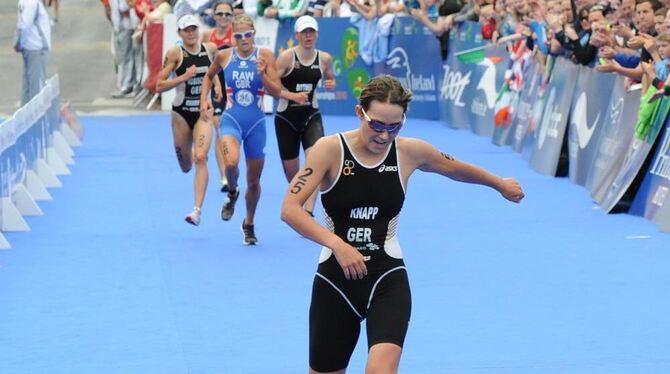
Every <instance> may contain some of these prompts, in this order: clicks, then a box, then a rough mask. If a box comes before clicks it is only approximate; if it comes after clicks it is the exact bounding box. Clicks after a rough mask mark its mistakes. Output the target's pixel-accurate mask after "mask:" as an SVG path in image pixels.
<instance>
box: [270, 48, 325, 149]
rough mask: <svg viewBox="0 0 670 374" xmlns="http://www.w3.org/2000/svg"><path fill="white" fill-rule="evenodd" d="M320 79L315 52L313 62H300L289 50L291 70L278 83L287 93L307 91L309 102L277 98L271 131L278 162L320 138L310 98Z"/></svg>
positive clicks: (316, 111)
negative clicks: (276, 149) (273, 133)
mask: <svg viewBox="0 0 670 374" xmlns="http://www.w3.org/2000/svg"><path fill="white" fill-rule="evenodd" d="M322 76H323V72H322V71H321V59H320V52H319V51H318V50H317V51H316V56H315V57H314V60H313V61H311V62H307V63H303V62H302V61H300V58H299V57H298V53H297V52H296V50H295V49H293V66H292V68H291V71H290V72H289V73H288V74H287V75H286V76H284V77H282V78H281V83H282V85H283V86H284V87H285V88H286V89H287V90H289V91H290V92H309V99H308V100H307V102H306V103H305V104H299V103H296V102H295V101H291V100H286V99H280V100H279V103H278V104H277V113H276V115H275V132H276V134H277V143H278V145H279V156H280V157H281V159H282V160H292V159H294V158H297V157H298V154H299V153H300V144H301V143H302V148H303V149H307V148H309V147H311V146H312V145H314V143H316V141H317V140H319V138H321V137H323V123H322V119H321V113H320V112H319V104H318V101H317V99H316V97H315V95H314V91H315V90H316V87H317V85H318V84H319V81H320V80H321V77H322Z"/></svg>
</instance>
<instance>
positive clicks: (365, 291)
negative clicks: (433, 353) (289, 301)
mask: <svg viewBox="0 0 670 374" xmlns="http://www.w3.org/2000/svg"><path fill="white" fill-rule="evenodd" d="M339 138H340V145H341V149H342V152H341V154H342V159H341V161H340V170H339V173H338V177H337V179H336V181H335V183H334V184H333V186H331V187H330V189H329V190H327V191H325V192H323V193H322V194H321V203H322V204H323V209H324V212H325V222H326V226H327V227H328V228H329V229H330V230H331V231H333V232H334V233H335V234H336V235H337V236H339V237H340V238H342V239H343V240H344V241H346V242H347V243H348V244H350V245H351V246H353V247H354V248H357V249H358V250H359V251H360V253H361V254H362V255H363V256H364V257H365V259H366V262H365V264H366V266H367V269H368V275H367V276H365V277H363V279H362V280H360V279H359V280H346V279H345V278H344V273H343V271H342V268H341V267H340V265H339V264H338V262H337V260H336V259H335V256H334V255H333V254H332V251H331V250H330V249H328V248H323V250H322V252H321V258H320V260H319V267H318V270H317V273H316V276H315V278H314V285H313V288H312V303H311V306H310V312H309V315H310V317H309V321H310V332H309V344H310V346H309V351H310V354H309V356H310V357H309V362H310V366H311V368H312V369H314V370H316V371H320V372H329V371H336V370H341V369H343V368H345V367H347V365H348V363H349V358H350V357H351V354H352V352H353V350H354V347H355V346H356V342H357V340H358V336H359V333H360V323H361V321H362V320H363V319H366V318H367V336H368V348H370V347H372V346H373V345H375V344H378V343H393V344H396V345H399V346H400V347H402V345H403V342H404V340H405V334H406V333H407V327H408V324H409V319H410V312H411V295H410V289H409V283H408V280H407V272H406V270H405V264H404V262H403V259H402V251H401V249H400V245H399V243H398V239H397V237H396V230H397V227H398V219H399V217H400V210H401V209H402V206H403V202H404V201H405V189H404V187H403V184H402V181H401V174H400V167H399V163H398V153H397V148H396V141H395V140H394V141H393V143H392V144H391V146H390V147H389V150H388V153H387V155H386V157H385V158H384V159H383V160H382V161H381V162H379V164H377V165H374V166H367V165H363V164H361V163H360V162H359V161H358V160H357V159H356V156H355V155H353V153H352V152H351V150H350V149H349V146H348V145H347V142H346V140H345V138H344V136H343V135H342V134H340V135H339Z"/></svg>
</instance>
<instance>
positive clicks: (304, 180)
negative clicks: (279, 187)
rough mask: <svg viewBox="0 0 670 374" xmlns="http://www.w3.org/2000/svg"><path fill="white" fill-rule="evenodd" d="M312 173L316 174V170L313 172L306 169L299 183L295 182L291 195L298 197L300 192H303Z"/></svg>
mask: <svg viewBox="0 0 670 374" xmlns="http://www.w3.org/2000/svg"><path fill="white" fill-rule="evenodd" d="M312 173H314V170H312V169H311V168H306V169H305V172H304V173H303V174H302V175H299V176H298V181H297V182H295V184H294V185H293V188H291V193H292V194H294V195H297V194H298V193H299V192H300V191H302V188H303V187H304V186H305V183H307V177H309V176H310V175H312Z"/></svg>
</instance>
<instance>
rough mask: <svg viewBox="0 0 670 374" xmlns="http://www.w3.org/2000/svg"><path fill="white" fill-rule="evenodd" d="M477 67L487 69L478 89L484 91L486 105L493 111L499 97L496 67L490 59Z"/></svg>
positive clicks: (486, 59)
mask: <svg viewBox="0 0 670 374" xmlns="http://www.w3.org/2000/svg"><path fill="white" fill-rule="evenodd" d="M477 65H479V66H484V67H486V70H485V71H484V74H483V75H482V78H481V79H480V80H479V84H477V89H478V90H482V91H484V96H485V97H486V105H487V106H488V107H489V109H493V107H494V106H495V105H496V97H498V90H496V65H495V64H494V63H493V62H492V61H491V60H489V59H488V58H485V59H484V61H482V62H480V63H479V64H477Z"/></svg>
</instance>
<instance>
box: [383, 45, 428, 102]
mask: <svg viewBox="0 0 670 374" xmlns="http://www.w3.org/2000/svg"><path fill="white" fill-rule="evenodd" d="M386 66H388V67H389V68H390V69H391V71H390V72H389V73H390V74H391V75H392V76H394V77H396V78H398V80H399V81H400V83H402V85H403V86H405V87H407V88H409V89H411V90H412V91H413V92H414V93H417V92H418V91H430V92H434V91H435V87H436V79H435V76H434V75H432V74H431V75H430V76H429V77H424V76H423V74H412V66H411V64H410V61H409V56H408V55H407V52H406V51H405V49H403V48H402V47H396V48H394V49H393V50H392V51H391V52H389V54H388V57H387V58H386ZM415 98H416V100H417V101H433V102H434V101H437V98H436V97H435V95H427V94H423V95H415Z"/></svg>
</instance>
